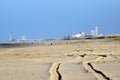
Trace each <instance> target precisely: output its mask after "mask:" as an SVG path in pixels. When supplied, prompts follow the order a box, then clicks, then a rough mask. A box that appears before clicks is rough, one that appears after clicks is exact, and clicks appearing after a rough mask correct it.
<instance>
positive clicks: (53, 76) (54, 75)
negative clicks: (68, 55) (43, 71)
mask: <svg viewBox="0 0 120 80" xmlns="http://www.w3.org/2000/svg"><path fill="white" fill-rule="evenodd" d="M60 64H61V62H53V63H52V66H51V68H50V70H49V73H50V80H62V76H61V74H60V72H59V67H60Z"/></svg>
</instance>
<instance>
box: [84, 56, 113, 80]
mask: <svg viewBox="0 0 120 80" xmlns="http://www.w3.org/2000/svg"><path fill="white" fill-rule="evenodd" d="M101 59H104V57H98V58H97V59H95V60H93V61H83V62H82V64H83V66H84V67H85V69H86V70H87V71H89V72H91V73H92V74H93V75H94V76H95V77H96V78H97V79H98V80H111V79H110V78H109V77H107V76H106V75H105V74H104V73H103V72H102V71H99V70H97V69H95V68H94V66H93V65H92V64H91V63H95V62H97V61H99V60H101Z"/></svg>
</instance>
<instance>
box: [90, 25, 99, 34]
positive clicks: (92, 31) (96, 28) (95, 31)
mask: <svg viewBox="0 0 120 80" xmlns="http://www.w3.org/2000/svg"><path fill="white" fill-rule="evenodd" d="M91 36H99V30H98V27H97V26H96V27H95V28H94V29H93V30H91Z"/></svg>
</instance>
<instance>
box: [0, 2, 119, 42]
mask: <svg viewBox="0 0 120 80" xmlns="http://www.w3.org/2000/svg"><path fill="white" fill-rule="evenodd" d="M95 26H98V27H99V30H100V31H99V32H100V33H102V34H107V33H120V0H0V41H6V40H8V36H9V35H10V33H11V32H13V34H14V37H15V38H16V39H17V38H20V37H21V35H26V37H27V38H28V39H44V38H54V37H64V36H66V35H71V34H72V33H73V32H81V31H84V32H86V33H87V34H90V31H91V29H93V28H94V27H95Z"/></svg>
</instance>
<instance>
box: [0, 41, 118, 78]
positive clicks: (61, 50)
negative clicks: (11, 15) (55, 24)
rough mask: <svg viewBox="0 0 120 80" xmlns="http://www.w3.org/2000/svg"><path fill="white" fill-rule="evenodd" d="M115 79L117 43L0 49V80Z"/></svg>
mask: <svg viewBox="0 0 120 80" xmlns="http://www.w3.org/2000/svg"><path fill="white" fill-rule="evenodd" d="M119 79H120V43H119V42H77V43H66V44H59V45H46V46H28V47H16V48H0V80H119Z"/></svg>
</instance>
